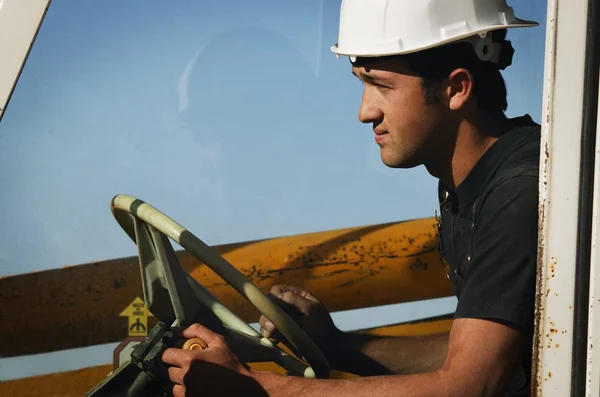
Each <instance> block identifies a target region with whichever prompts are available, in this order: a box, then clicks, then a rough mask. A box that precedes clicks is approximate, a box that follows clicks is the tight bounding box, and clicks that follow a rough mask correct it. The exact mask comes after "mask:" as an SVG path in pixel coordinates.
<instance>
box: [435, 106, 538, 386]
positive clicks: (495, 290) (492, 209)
mask: <svg viewBox="0 0 600 397" xmlns="http://www.w3.org/2000/svg"><path fill="white" fill-rule="evenodd" d="M512 122H513V128H512V129H511V130H509V131H507V132H506V133H504V134H503V135H502V136H501V137H500V138H499V139H498V140H497V141H496V142H495V143H494V144H493V145H492V147H491V148H489V149H488V151H487V152H486V153H485V154H484V155H483V156H482V158H481V159H480V160H479V162H478V163H477V164H476V165H475V167H474V168H473V169H472V170H471V172H470V173H469V175H468V176H467V178H466V179H465V180H464V181H463V182H462V183H461V184H460V185H459V186H458V187H457V188H456V189H448V188H447V187H446V186H444V185H443V184H442V183H440V185H439V199H440V218H439V219H440V224H439V232H440V237H441V239H440V250H441V252H442V255H443V256H444V257H445V259H446V261H447V262H448V264H449V265H450V272H449V277H450V279H451V280H452V283H453V285H454V289H455V293H456V295H457V298H458V305H457V309H456V313H455V316H454V317H455V318H479V319H488V320H491V321H497V322H500V323H503V324H505V325H508V326H510V327H513V328H515V329H518V330H520V331H522V332H523V334H524V335H525V337H526V340H527V341H528V342H529V343H528V344H527V346H526V347H525V350H524V352H523V356H522V359H521V365H520V367H519V368H518V369H517V371H516V372H515V375H514V376H513V379H512V382H511V386H510V387H509V389H510V390H509V392H508V394H507V396H529V384H530V373H531V341H532V339H533V330H534V320H533V315H534V305H535V280H536V258H537V236H538V175H539V161H540V126H539V125H537V124H535V123H534V122H533V121H532V120H531V118H530V117H529V116H524V117H520V118H517V119H512Z"/></svg>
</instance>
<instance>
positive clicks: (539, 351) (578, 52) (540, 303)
mask: <svg viewBox="0 0 600 397" xmlns="http://www.w3.org/2000/svg"><path fill="white" fill-rule="evenodd" d="M593 3H596V0H577V1H573V0H548V14H547V33H546V59H545V70H544V94H543V95H544V106H543V115H542V144H541V158H540V210H539V214H540V221H539V222H540V223H539V225H540V228H539V230H540V234H539V257H538V285H537V287H538V291H537V299H536V335H535V343H534V355H533V360H534V361H533V371H534V378H533V392H534V395H536V396H581V395H583V390H584V389H586V388H587V395H588V396H597V395H598V390H599V388H598V386H599V384H600V381H599V378H600V371H599V363H598V360H595V361H596V362H595V363H591V364H590V359H591V358H592V357H593V356H594V352H593V350H592V349H591V347H592V344H593V341H594V340H596V341H597V342H600V341H598V340H597V339H598V337H599V336H600V335H596V336H595V337H594V334H598V333H599V331H598V329H599V328H600V319H599V318H596V317H598V316H594V313H593V306H590V302H592V304H593V300H591V301H590V300H589V297H590V296H592V297H600V277H598V278H599V280H598V281H595V282H594V285H593V286H592V288H591V290H589V291H588V288H589V279H590V277H589V276H588V274H589V275H591V277H592V278H595V276H596V274H595V271H594V270H595V269H594V268H593V267H592V266H595V263H600V256H598V251H597V250H596V249H595V248H594V243H595V242H600V234H599V233H598V230H597V226H598V225H597V222H596V221H595V219H597V217H598V211H599V210H600V207H599V206H598V204H599V203H597V201H598V197H599V193H598V192H599V191H600V190H599V189H600V186H599V182H598V181H599V179H598V177H600V175H599V174H600V172H598V167H599V162H598V160H599V156H598V150H599V149H600V146H598V143H599V142H598V140H596V142H595V144H593V145H591V146H590V145H586V146H585V147H588V148H590V147H591V150H589V149H584V150H582V144H583V143H585V142H590V140H589V139H588V138H589V137H590V136H591V137H592V141H593V139H595V136H596V134H597V131H598V130H597V129H596V130H595V131H594V126H595V123H593V124H590V123H589V120H590V115H592V113H593V112H595V111H597V109H595V108H594V109H593V111H592V110H590V109H589V102H590V101H589V95H590V93H592V94H591V95H595V96H596V97H597V96H598V92H594V91H589V90H590V88H589V87H590V86H592V87H593V88H592V89H595V87H596V86H597V82H596V84H590V81H592V80H590V79H593V78H594V77H591V76H593V73H598V71H599V70H598V69H597V68H590V64H589V63H590V60H591V59H592V57H590V46H591V43H592V41H591V40H589V39H590V37H591V36H592V35H589V34H588V32H590V31H592V30H591V29H592V27H593V23H591V22H590V18H589V17H590V16H591V15H592V14H589V15H588V13H589V11H590V9H591V8H590V6H591V5H593ZM595 7H597V3H596V5H595ZM596 24H597V23H596ZM597 32H598V29H597V28H596V33H597ZM588 41H589V42H588ZM595 78H597V74H596V76H595ZM586 87H587V88H588V89H587V90H586ZM586 95H587V96H588V100H584V98H586ZM584 114H585V115H586V116H587V120H588V122H587V123H585V122H584V120H586V117H584ZM590 126H591V128H590ZM584 131H587V133H584ZM586 136H587V137H588V138H586ZM584 141H585V142H584ZM582 153H583V155H582ZM586 160H587V161H586ZM594 163H595V164H594ZM582 165H583V166H582ZM590 165H591V166H590ZM589 186H593V189H588V187H589ZM586 189H587V190H586ZM590 190H591V191H592V192H593V194H594V196H592V197H595V201H596V202H594V201H592V199H591V198H590V196H591V194H590ZM592 204H593V212H592ZM592 214H593V216H592ZM590 255H591V256H590ZM588 292H589V293H588ZM596 299H597V298H596ZM588 317H589V320H590V322H589V325H588V322H587V318H588ZM588 327H589V328H588ZM588 334H589V335H590V338H588ZM582 348H583V350H582ZM586 358H587V360H586ZM586 364H587V368H586Z"/></svg>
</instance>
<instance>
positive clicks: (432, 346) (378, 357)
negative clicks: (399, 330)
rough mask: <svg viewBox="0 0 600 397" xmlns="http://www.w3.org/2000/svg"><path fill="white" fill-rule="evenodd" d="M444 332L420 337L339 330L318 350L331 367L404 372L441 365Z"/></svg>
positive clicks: (358, 371) (365, 372)
mask: <svg viewBox="0 0 600 397" xmlns="http://www.w3.org/2000/svg"><path fill="white" fill-rule="evenodd" d="M448 337H449V335H448V333H443V334H435V335H424V336H379V335H366V334H357V333H341V334H340V336H339V337H338V338H337V340H336V341H335V342H331V344H330V345H329V346H327V347H323V348H322V350H323V351H324V354H325V355H326V357H327V359H328V361H329V364H330V365H331V367H332V368H333V369H336V370H339V371H344V372H350V373H353V374H356V375H361V376H374V375H391V374H398V375H407V374H415V373H421V372H432V371H435V370H438V369H440V368H441V367H442V365H443V364H444V362H445V360H446V356H447V353H448Z"/></svg>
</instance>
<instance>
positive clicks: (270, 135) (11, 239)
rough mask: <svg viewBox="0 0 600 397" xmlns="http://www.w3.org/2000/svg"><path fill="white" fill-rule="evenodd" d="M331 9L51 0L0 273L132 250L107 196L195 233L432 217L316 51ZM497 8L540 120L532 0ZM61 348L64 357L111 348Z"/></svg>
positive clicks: (418, 176)
mask: <svg viewBox="0 0 600 397" xmlns="http://www.w3.org/2000/svg"><path fill="white" fill-rule="evenodd" d="M339 3H340V2H339V1H338V0H335V1H333V0H303V1H297V2H291V1H283V0H280V1H277V0H257V1H252V2H250V1H242V0H235V1H234V0H222V1H219V2H211V3H210V6H207V5H206V3H205V2H198V1H193V0H179V1H177V2H159V1H155V0H145V1H144V2H143V3H142V2H140V1H126V2H117V1H114V0H108V1H102V2H98V1H96V2H92V1H75V0H54V1H53V3H52V6H51V8H50V10H49V12H48V15H47V18H46V21H45V23H44V25H43V27H42V29H41V31H40V34H39V37H38V40H37V42H36V44H35V46H34V48H33V51H32V53H31V56H30V58H29V61H28V63H27V65H26V67H25V69H24V71H23V75H22V78H21V80H20V82H19V84H18V85H17V88H16V90H15V92H14V95H13V97H12V100H11V103H10V104H9V106H8V108H7V110H6V113H5V116H4V118H3V120H2V123H1V124H0V183H2V186H3V189H2V190H1V191H0V204H1V205H2V208H5V209H6V208H10V210H9V211H4V212H3V213H1V214H0V222H1V224H2V227H1V228H0V276H2V275H11V274H18V273H24V272H30V271H36V270H42V269H50V268H56V267H59V266H64V265H68V264H79V263H84V262H89V261H96V260H102V259H108V258H115V257H121V256H129V255H135V247H134V245H133V244H131V241H130V240H128V238H127V237H126V236H125V235H124V234H123V232H122V231H121V230H120V228H119V227H118V225H117V224H116V222H115V221H114V220H113V218H112V216H111V214H110V211H109V203H110V200H111V198H112V197H113V196H114V195H115V194H118V193H127V194H131V195H134V196H137V197H139V198H141V199H142V200H145V201H147V202H149V203H151V204H153V205H154V206H156V207H158V208H159V209H161V210H162V211H164V212H165V213H167V214H168V215H169V216H171V217H172V218H174V219H175V220H177V221H178V222H180V223H182V224H183V225H184V226H185V227H187V228H188V229H190V230H191V231H192V232H193V233H195V234H196V235H197V236H198V237H200V238H201V239H203V240H204V241H206V242H207V243H208V244H222V243H228V242H235V241H243V240H250V239H258V238H264V237H273V236H280V235H290V234H296V233H304V232H312V231H318V230H327V229H334V228H342V227H349V226H356V225H367V224H373V223H380V222H389V221H395V220H403V219H412V218H420V217H428V216H432V215H433V214H434V211H435V210H436V205H437V203H436V180H435V179H434V178H432V177H431V176H429V174H428V173H427V172H426V171H425V170H424V169H423V168H422V167H420V168H417V169H413V170H392V169H388V168H386V167H385V166H384V165H383V164H382V163H381V161H380V158H379V150H378V147H377V146H376V145H375V143H374V141H373V136H372V131H371V127H370V126H368V125H361V124H360V123H359V122H358V120H357V111H358V106H359V103H360V96H361V89H362V86H361V84H360V83H359V82H358V80H356V79H355V78H354V77H353V76H352V75H351V74H350V65H349V63H348V61H347V60H346V59H341V60H337V59H336V57H335V56H334V55H333V54H332V53H331V52H330V50H329V47H330V46H331V45H332V44H334V43H335V41H336V36H337V26H338V21H339V14H338V13H339ZM510 3H511V5H512V6H513V7H514V8H515V12H516V14H517V15H518V16H520V17H522V18H524V19H532V20H537V21H539V22H540V23H541V26H540V27H538V28H535V29H524V30H515V31H512V32H510V33H509V38H510V39H512V40H513V45H514V47H515V48H516V55H515V59H514V66H513V67H511V68H509V69H508V70H507V71H506V72H505V77H506V80H507V85H508V91H509V104H510V105H509V110H508V114H509V115H510V116H516V115H522V114H525V113H529V114H530V115H531V116H532V117H533V119H534V120H536V121H539V120H540V118H541V100H542V81H543V55H544V44H545V39H544V37H545V16H546V2H545V1H538V0H531V1H514V0H513V1H511V2H510ZM452 305H453V301H452V300H448V299H447V300H441V301H436V302H430V303H421V304H420V305H412V306H410V305H403V306H401V307H399V306H393V307H389V308H380V309H378V311H374V312H373V313H374V314H372V315H370V316H369V317H370V318H372V319H374V320H373V321H375V322H377V321H383V322H386V321H389V319H390V318H392V319H393V320H392V321H401V320H404V319H408V318H409V317H411V316H412V317H414V316H415V315H419V314H421V315H422V314H423V313H432V314H434V313H436V312H438V311H439V312H447V311H448V310H451V308H452ZM337 318H338V319H339V320H338V321H339V322H340V324H341V326H342V327H344V328H346V329H350V328H356V327H359V326H363V325H365V323H364V321H361V320H364V317H362V316H361V315H359V314H357V313H355V312H352V313H345V314H340V315H339V316H338V317H337ZM366 325H371V324H370V323H369V324H366ZM111 346H112V345H111ZM61 354H67V356H64V357H67V358H66V359H65V360H66V364H65V369H69V368H76V367H77V366H78V365H91V364H95V363H105V362H109V361H110V357H111V356H110V354H111V350H110V346H109V347H106V346H105V347H102V348H99V349H97V350H95V353H94V354H92V355H91V356H92V359H91V361H90V359H89V357H90V354H89V352H88V353H86V354H83V353H82V354H80V355H77V353H73V352H69V353H61ZM84 356H88V358H87V359H84V358H82V357H84ZM44 357H47V360H49V362H50V361H53V360H54V359H55V357H56V356H53V355H46V356H44ZM19 360H25V361H19ZM27 360H28V358H22V359H10V360H0V373H2V376H1V377H2V378H10V377H16V376H22V375H23V374H26V375H29V374H33V373H39V372H45V371H47V369H45V367H44V365H43V363H42V364H39V365H34V360H32V359H31V360H29V361H27ZM85 360H87V361H85ZM42 361H43V360H42ZM54 361H55V360H54ZM61 361H62V360H61ZM55 362H56V361H55ZM15 363H20V365H18V367H19V370H18V371H17V370H13V369H11V368H12V367H13V365H14V364H15ZM54 369H55V368H54ZM14 371H17V372H14Z"/></svg>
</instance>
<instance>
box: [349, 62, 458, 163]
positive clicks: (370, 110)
mask: <svg viewBox="0 0 600 397" xmlns="http://www.w3.org/2000/svg"><path fill="white" fill-rule="evenodd" d="M352 73H353V74H354V75H356V76H357V77H358V78H359V79H360V80H361V81H362V82H363V85H364V91H363V96H362V102H361V106H360V110H359V112H358V118H359V120H360V121H361V122H363V123H371V124H372V125H373V131H374V133H375V135H374V139H375V142H376V143H377V144H378V145H379V147H380V148H381V149H380V151H381V160H382V161H383V163H384V164H385V165H387V166H388V167H392V168H411V167H416V166H419V165H421V164H425V163H427V162H428V161H430V159H431V156H433V155H435V154H434V152H433V151H434V150H435V149H434V147H435V146H436V145H435V139H436V135H438V138H441V137H440V136H439V134H440V131H439V128H440V125H442V119H443V118H444V117H445V115H447V113H445V112H444V107H443V106H442V104H441V103H439V104H438V103H436V104H427V103H426V101H425V89H424V88H423V86H422V84H421V78H420V77H418V76H416V75H414V74H412V73H410V72H409V71H408V69H407V68H406V67H405V66H404V65H403V64H402V63H401V61H399V60H397V59H387V60H380V61H375V62H368V63H364V62H363V63H361V64H360V65H353V67H352ZM442 102H443V101H442ZM446 110H447V108H446Z"/></svg>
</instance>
